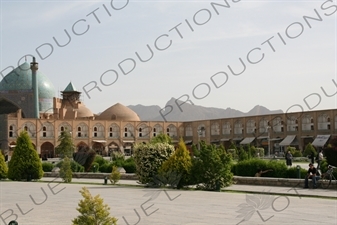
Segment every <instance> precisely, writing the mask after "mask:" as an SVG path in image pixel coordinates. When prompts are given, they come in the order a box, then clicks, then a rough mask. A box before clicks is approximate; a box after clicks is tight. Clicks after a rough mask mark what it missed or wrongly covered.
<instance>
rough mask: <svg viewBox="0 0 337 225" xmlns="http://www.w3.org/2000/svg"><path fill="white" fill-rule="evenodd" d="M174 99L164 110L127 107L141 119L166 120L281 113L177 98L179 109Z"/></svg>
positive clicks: (262, 108) (260, 107) (136, 106)
mask: <svg viewBox="0 0 337 225" xmlns="http://www.w3.org/2000/svg"><path fill="white" fill-rule="evenodd" d="M176 101H177V100H176V99H174V98H171V99H170V100H169V101H168V102H167V103H166V105H165V110H161V107H160V106H157V105H152V106H144V105H130V106H128V107H129V108H130V109H132V110H133V111H135V112H136V113H137V114H138V116H139V117H140V119H141V120H142V121H164V117H165V120H166V121H195V120H209V119H219V118H232V117H241V116H256V115H266V114H277V113H283V111H282V110H269V109H267V108H266V107H264V106H260V105H257V106H255V107H254V108H253V109H251V110H250V111H249V112H247V113H244V112H241V111H239V110H236V109H231V108H227V109H221V108H213V107H204V106H198V105H191V104H189V103H184V104H183V102H182V101H179V100H178V101H177V102H178V104H179V105H181V106H180V108H181V109H179V107H178V106H177V104H176ZM160 112H161V114H162V115H161V114H160Z"/></svg>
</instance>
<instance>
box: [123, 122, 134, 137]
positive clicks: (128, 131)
mask: <svg viewBox="0 0 337 225" xmlns="http://www.w3.org/2000/svg"><path fill="white" fill-rule="evenodd" d="M124 137H134V127H133V126H132V125H131V124H129V123H128V124H127V125H126V126H125V127H124Z"/></svg>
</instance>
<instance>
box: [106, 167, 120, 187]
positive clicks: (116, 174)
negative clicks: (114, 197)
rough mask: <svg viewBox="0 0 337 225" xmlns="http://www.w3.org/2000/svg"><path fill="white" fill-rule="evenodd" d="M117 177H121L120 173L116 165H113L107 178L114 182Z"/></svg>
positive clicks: (117, 179)
mask: <svg viewBox="0 0 337 225" xmlns="http://www.w3.org/2000/svg"><path fill="white" fill-rule="evenodd" d="M119 179H121V173H120V172H119V171H118V168H117V167H116V166H113V167H112V171H111V174H110V177H109V180H110V182H111V183H112V184H116V183H117V182H118V181H119Z"/></svg>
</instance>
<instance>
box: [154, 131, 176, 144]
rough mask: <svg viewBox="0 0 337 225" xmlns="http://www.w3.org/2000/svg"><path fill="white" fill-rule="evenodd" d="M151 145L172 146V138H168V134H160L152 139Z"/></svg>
mask: <svg viewBox="0 0 337 225" xmlns="http://www.w3.org/2000/svg"><path fill="white" fill-rule="evenodd" d="M150 143H151V144H156V143H167V144H172V138H171V137H170V136H168V135H167V134H163V133H160V134H158V135H157V136H155V137H153V138H151V140H150Z"/></svg>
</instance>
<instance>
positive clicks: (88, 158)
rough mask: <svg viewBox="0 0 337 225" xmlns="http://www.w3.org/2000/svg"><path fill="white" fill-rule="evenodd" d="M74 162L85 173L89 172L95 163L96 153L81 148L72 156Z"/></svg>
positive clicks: (86, 148) (87, 148)
mask: <svg viewBox="0 0 337 225" xmlns="http://www.w3.org/2000/svg"><path fill="white" fill-rule="evenodd" d="M73 158H74V161H75V162H77V163H78V164H80V165H82V166H83V167H84V170H85V171H86V172H89V171H90V169H91V165H92V164H93V162H94V161H95V158H96V152H95V151H94V150H92V149H90V148H89V147H82V148H80V149H79V150H78V151H77V152H76V153H74V154H73Z"/></svg>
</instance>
